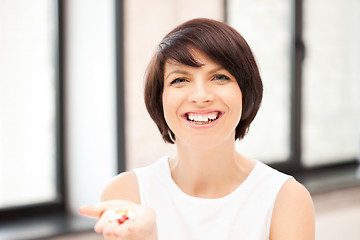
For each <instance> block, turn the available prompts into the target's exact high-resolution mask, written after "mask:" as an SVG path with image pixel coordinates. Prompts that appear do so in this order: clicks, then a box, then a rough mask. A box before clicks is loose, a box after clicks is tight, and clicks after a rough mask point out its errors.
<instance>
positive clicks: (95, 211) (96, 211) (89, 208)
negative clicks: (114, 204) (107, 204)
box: [79, 205, 106, 218]
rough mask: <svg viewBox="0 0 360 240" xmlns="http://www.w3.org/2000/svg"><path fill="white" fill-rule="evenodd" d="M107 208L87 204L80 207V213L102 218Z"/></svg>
mask: <svg viewBox="0 0 360 240" xmlns="http://www.w3.org/2000/svg"><path fill="white" fill-rule="evenodd" d="M105 210H106V209H105V208H103V207H99V206H93V205H86V206H82V207H80V208H79V213H80V214H81V215H84V216H88V217H93V218H100V217H101V215H102V214H103V212H104V211H105Z"/></svg>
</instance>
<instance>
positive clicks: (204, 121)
mask: <svg viewBox="0 0 360 240" xmlns="http://www.w3.org/2000/svg"><path fill="white" fill-rule="evenodd" d="M193 56H194V57H195V59H196V60H197V61H198V62H200V63H201V64H202V66H201V67H190V66H187V65H183V64H181V63H178V62H176V61H173V60H168V61H167V62H166V63H165V66H164V91H163V96H162V100H163V109H164V116H165V120H166V122H167V124H168V126H169V128H170V129H171V130H172V131H173V133H174V134H175V137H176V143H177V144H179V143H184V144H191V145H194V144H196V145H198V146H200V145H201V146H208V147H212V146H214V144H217V143H220V142H224V141H229V142H231V143H233V142H234V141H235V128H236V126H237V125H238V123H239V121H240V118H241V112H242V94H241V90H240V88H239V85H238V84H237V81H236V79H235V77H234V76H232V75H231V74H230V73H229V72H228V71H227V70H226V69H225V68H224V67H222V66H220V65H218V64H217V63H215V62H214V61H212V60H211V59H210V58H209V57H207V56H206V55H205V54H203V53H201V52H199V51H194V53H193Z"/></svg>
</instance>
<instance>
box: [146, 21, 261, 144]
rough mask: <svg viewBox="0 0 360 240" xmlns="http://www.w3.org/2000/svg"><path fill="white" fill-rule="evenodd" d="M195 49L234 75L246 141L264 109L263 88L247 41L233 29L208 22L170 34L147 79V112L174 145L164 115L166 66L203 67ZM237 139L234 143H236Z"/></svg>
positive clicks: (238, 134)
mask: <svg viewBox="0 0 360 240" xmlns="http://www.w3.org/2000/svg"><path fill="white" fill-rule="evenodd" d="M191 49H196V50H199V51H201V52H203V53H204V54H205V55H207V56H208V57H209V58H211V59H212V60H213V61H214V62H216V63H217V64H219V65H221V66H222V67H224V68H225V69H226V70H227V71H228V72H229V73H231V74H232V75H233V76H234V77H235V78H236V81H237V83H238V85H239V87H240V89H241V92H242V101H243V109H242V116H241V119H240V121H239V123H238V125H237V127H236V132H235V139H242V138H243V137H244V136H245V135H246V133H247V131H248V129H249V126H250V123H251V122H252V121H253V119H254V118H255V116H256V113H257V111H258V109H259V107H260V104H261V100H262V94H263V85H262V81H261V77H260V74H259V70H258V67H257V64H256V61H255V58H254V56H253V54H252V51H251V49H250V47H249V45H248V44H247V43H246V41H245V39H244V38H243V37H242V36H241V35H240V34H239V33H238V32H237V31H236V30H235V29H234V28H232V27H230V26H229V25H227V24H225V23H222V22H219V21H215V20H211V19H205V18H197V19H193V20H190V21H187V22H185V23H183V24H181V25H179V26H178V27H176V28H175V29H174V30H172V31H171V32H170V33H168V34H167V35H166V36H165V37H164V39H163V40H162V41H161V43H160V44H159V47H158V49H157V51H156V53H155V54H154V56H153V58H152V60H151V61H150V64H149V66H148V69H147V73H146V77H145V96H144V98H145V104H146V108H147V110H148V112H149V114H150V116H151V118H152V119H153V120H154V122H155V123H156V125H157V126H158V128H159V130H160V133H161V135H162V137H163V139H164V140H165V142H169V143H174V142H175V135H174V133H173V132H172V131H171V130H170V129H169V127H168V125H167V123H166V121H165V117H164V112H163V104H162V93H163V89H164V65H165V62H166V61H167V60H168V59H172V60H175V61H177V62H179V63H182V64H185V65H189V66H193V67H200V66H201V64H199V63H198V62H197V61H196V59H194V57H193V56H192V54H191V53H192V51H191ZM235 139H234V140H235Z"/></svg>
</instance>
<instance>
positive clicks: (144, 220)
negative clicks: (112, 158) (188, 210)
mask: <svg viewBox="0 0 360 240" xmlns="http://www.w3.org/2000/svg"><path fill="white" fill-rule="evenodd" d="M124 206H127V207H128V206H130V207H131V209H133V211H134V212H135V214H136V218H135V220H128V221H125V222H124V223H122V224H119V223H117V222H116V221H114V222H110V221H109V220H108V219H107V218H106V216H104V215H103V213H104V212H105V211H106V210H108V209H119V208H122V207H124ZM79 212H80V214H82V215H85V216H89V217H95V218H99V220H98V222H97V223H96V225H95V227H94V229H95V231H96V232H98V233H103V235H104V239H105V240H118V239H124V240H125V239H144V240H145V239H146V240H156V239H157V228H156V216H155V212H154V210H152V209H151V208H149V207H145V206H142V205H140V196H139V187H138V183H137V178H136V176H135V174H134V173H132V172H126V173H122V174H120V175H118V176H117V177H116V178H114V179H113V180H112V181H110V182H109V183H108V184H107V186H106V187H105V189H104V191H103V194H102V197H101V202H100V203H98V204H96V205H94V206H84V207H81V208H80V209H79ZM119 237H120V238H119Z"/></svg>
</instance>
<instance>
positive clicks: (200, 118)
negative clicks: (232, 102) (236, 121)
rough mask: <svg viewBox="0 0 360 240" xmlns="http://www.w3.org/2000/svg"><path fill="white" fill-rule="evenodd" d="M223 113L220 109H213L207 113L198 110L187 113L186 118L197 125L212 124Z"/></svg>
mask: <svg viewBox="0 0 360 240" xmlns="http://www.w3.org/2000/svg"><path fill="white" fill-rule="evenodd" d="M221 115H222V113H221V112H220V111H211V112H206V113H198V112H189V113H185V115H184V118H185V119H186V120H187V121H188V122H190V123H192V124H195V125H205V124H210V123H212V122H214V121H216V120H217V119H219V117H220V116H221Z"/></svg>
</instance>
